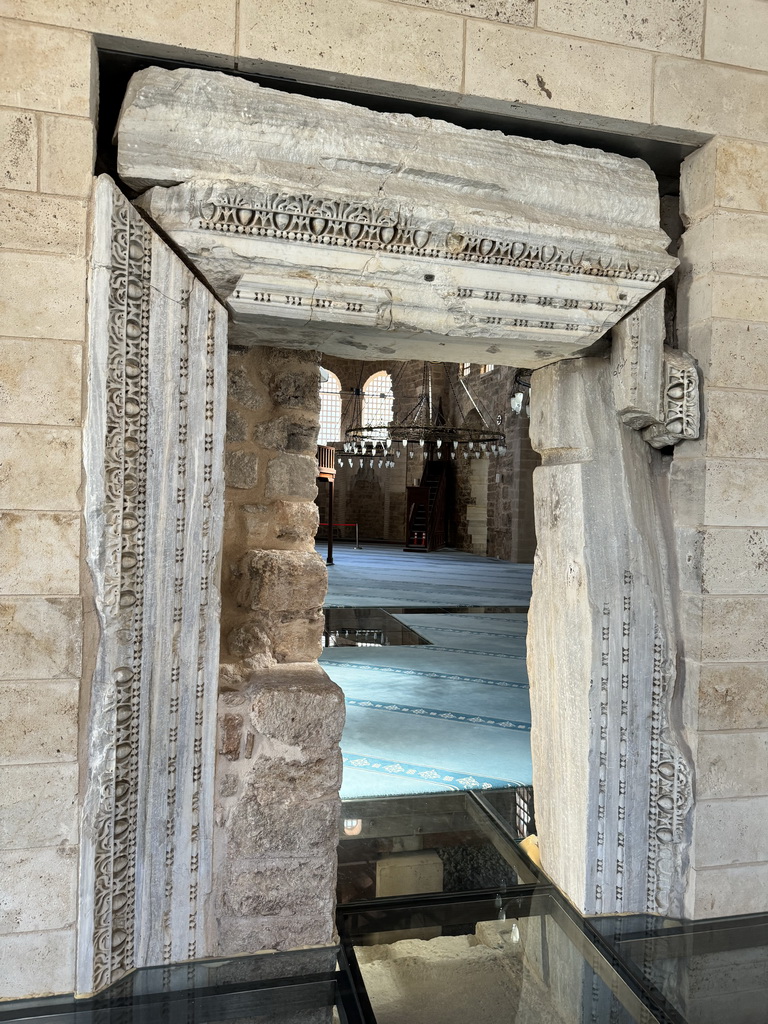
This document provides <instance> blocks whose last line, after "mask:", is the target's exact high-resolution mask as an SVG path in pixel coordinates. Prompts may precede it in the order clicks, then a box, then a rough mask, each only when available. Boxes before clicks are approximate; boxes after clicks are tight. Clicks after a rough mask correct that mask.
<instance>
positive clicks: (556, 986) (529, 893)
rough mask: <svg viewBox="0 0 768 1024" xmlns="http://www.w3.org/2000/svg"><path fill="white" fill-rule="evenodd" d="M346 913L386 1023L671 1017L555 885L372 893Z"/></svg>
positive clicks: (619, 1022) (348, 937)
mask: <svg viewBox="0 0 768 1024" xmlns="http://www.w3.org/2000/svg"><path fill="white" fill-rule="evenodd" d="M339 920H340V933H341V935H342V942H343V943H344V946H345V951H346V953H347V957H348V960H349V962H350V964H352V963H354V968H353V970H354V971H355V972H357V973H358V974H359V978H360V983H361V985H362V986H364V988H365V991H366V994H367V997H368V999H369V1000H370V1003H371V1007H372V1012H373V1014H374V1016H375V1018H376V1021H377V1022H378V1024H411V1022H413V1024H465V1022H467V1021H476V1020H482V1021H483V1022H484V1024H510V1022H516V1024H587V1022H594V1024H601V1022H605V1024H631V1022H642V1024H652V1022H654V1021H657V1022H665V1024H670V1021H671V1020H672V1018H670V1017H668V1016H667V1015H666V1014H665V1013H663V1012H657V1010H656V1009H655V1008H654V1007H653V1005H652V1004H651V1001H650V1000H649V999H648V997H647V996H646V994H645V993H644V992H643V989H642V987H641V986H639V985H637V984H635V983H634V982H633V981H632V979H628V980H625V979H624V978H622V977H621V975H620V974H619V973H617V971H616V970H615V969H614V966H613V965H612V963H611V958H610V955H609V954H608V953H607V952H606V951H604V950H602V949H601V948H600V946H599V943H598V942H596V941H595V935H594V934H592V933H591V932H590V931H589V929H588V928H586V927H585V925H584V923H583V922H582V921H581V919H580V918H579V917H578V915H577V914H576V913H575V912H574V911H573V910H572V909H571V908H570V907H569V906H568V905H567V904H566V903H565V901H563V900H562V899H561V898H560V897H559V896H558V894H557V893H556V892H555V891H554V890H552V888H551V887H549V886H539V887H535V886H523V887H517V888H515V889H511V890H508V891H506V892H499V893H497V894H496V895H494V896H490V895H488V894H479V893H475V894H463V895H461V896H457V895H446V896H443V897H439V898H438V897H433V898H431V899H429V898H423V897H422V898H418V897H411V898H410V899H409V900H403V899H400V900H396V899H393V900H376V901H369V902H365V903H359V904H353V905H349V906H347V907H343V908H341V910H340V913H339Z"/></svg>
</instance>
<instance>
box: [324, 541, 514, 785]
mask: <svg viewBox="0 0 768 1024" xmlns="http://www.w3.org/2000/svg"><path fill="white" fill-rule="evenodd" d="M335 560H336V563H337V564H336V565H334V566H333V567H331V568H330V569H329V577H330V588H329V595H328V601H327V602H326V603H327V605H328V606H329V607H375V606H384V607H390V608H393V607H395V608H398V609H402V610H401V611H399V612H396V613H395V617H396V618H397V619H399V620H400V621H401V622H402V623H404V624H405V625H407V626H408V627H410V628H411V629H412V630H415V631H416V632H417V633H419V634H420V635H421V636H423V637H424V638H425V639H426V640H428V641H429V643H430V645H431V646H408V647H394V646H383V647H381V646H377V647H329V648H326V650H325V651H324V652H323V656H322V658H321V659H320V660H321V664H322V665H323V668H324V669H325V670H326V672H327V673H328V674H329V676H330V677H331V678H332V679H333V680H334V681H335V682H337V683H338V684H339V686H340V687H341V688H342V689H343V691H344V694H345V697H346V703H347V723H346V726H345V729H344V735H343V737H342V753H343V757H344V782H343V786H342V791H341V795H342V798H343V799H359V798H362V797H372V796H384V795H394V794H406V793H432V792H438V791H447V790H459V789H488V788H497V787H503V786H509V785H514V784H519V785H530V783H531V757H530V708H529V700H528V677H527V674H526V668H525V637H526V628H527V622H526V614H525V613H524V612H519V611H515V612H506V611H504V612H502V611H494V609H495V608H507V607H516V608H519V607H525V606H527V604H528V600H529V596H530V577H531V567H530V566H527V565H525V566H524V565H513V564H511V563H504V562H495V561H489V560H486V559H483V558H479V557H477V556H473V555H467V554H463V553H457V552H452V551H448V552H443V551H441V552H435V553H431V554H423V553H421V552H415V553H412V552H402V551H400V550H399V549H398V548H387V547H385V546H383V545H377V546H376V547H375V548H372V550H371V551H370V552H369V550H368V548H366V550H365V551H362V552H360V551H353V550H352V549H351V548H348V547H346V546H342V547H341V548H340V549H339V550H338V553H337V554H336V555H335ZM409 607H413V608H417V609H418V608H425V607H433V608H434V607H439V608H440V609H441V610H440V611H434V612H425V611H409V610H407V609H408V608H409ZM451 607H456V608H457V609H458V608H466V607H477V608H486V609H488V611H485V612H478V611H476V612H459V611H457V612H455V613H451V612H450V610H449V609H450V608H451ZM443 609H446V610H443Z"/></svg>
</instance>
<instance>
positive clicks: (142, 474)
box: [77, 176, 227, 994]
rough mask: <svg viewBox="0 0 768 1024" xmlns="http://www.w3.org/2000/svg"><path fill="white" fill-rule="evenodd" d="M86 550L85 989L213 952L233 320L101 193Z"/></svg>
mask: <svg viewBox="0 0 768 1024" xmlns="http://www.w3.org/2000/svg"><path fill="white" fill-rule="evenodd" d="M94 202H95V207H94V221H93V223H94V229H93V230H94V237H93V252H92V270H91V281H90V288H89V296H90V316H89V333H90V345H89V360H90V365H89V380H88V418H87V425H86V433H85V469H86V479H87V485H86V539H87V559H88V567H89V569H90V573H91V577H92V588H93V601H94V605H95V611H96V616H97V619H98V630H99V638H98V643H97V647H96V650H95V652H93V653H92V662H93V664H92V667H93V675H92V679H91V692H90V702H89V710H88V715H87V718H86V722H85V728H84V730H83V732H84V737H85V738H84V746H85V750H86V754H87V761H86V779H85V794H84V798H83V822H82V857H81V870H80V916H79V923H78V935H79V950H78V977H77V985H78V991H79V992H81V993H83V994H85V993H88V992H91V991H97V990H99V989H101V988H103V987H105V986H106V985H108V984H109V983H110V982H112V981H115V980H116V979H117V978H119V977H121V976H122V975H123V974H125V973H126V972H128V971H130V970H131V969H132V968H134V967H142V966H147V965H155V964H163V963H171V962H175V961H179V960H188V959H193V958H195V957H200V956H205V955H207V954H209V953H210V952H211V949H210V946H209V934H208V933H209V931H210V926H209V915H208V909H209V907H208V897H209V893H210V889H211V869H212V835H213V772H214V749H215V747H214V743H215V738H214V736H215V715H216V683H217V665H218V654H219V636H218V619H219V595H218V578H219V572H220V554H221V528H222V519H223V465H222V463H223V442H224V419H225V415H224V414H225V387H226V380H225V373H226V330H227V318H226V312H225V311H224V308H223V307H222V306H221V305H220V304H219V303H218V302H217V301H216V299H214V297H213V296H212V295H211V293H210V292H209V291H208V290H207V289H206V288H205V287H204V286H203V285H202V284H201V283H200V282H199V281H198V280H197V279H196V278H195V277H194V276H193V275H192V273H191V272H190V271H189V270H188V269H187V268H186V266H184V264H183V263H182V262H181V261H180V260H179V259H178V257H176V255H175V254H174V253H173V252H171V250H170V249H169V248H168V246H167V245H165V244H164V243H163V242H162V241H161V240H160V238H159V236H158V235H157V234H156V233H155V232H154V231H153V230H152V228H151V227H150V226H149V225H148V224H147V223H146V222H145V221H144V220H143V219H142V218H141V216H140V215H139V214H138V213H137V212H136V211H135V210H134V209H133V207H132V206H131V204H130V203H129V202H128V201H127V200H126V199H125V197H124V196H123V195H122V193H121V192H119V191H118V189H117V188H116V187H115V186H114V184H113V183H112V181H111V180H110V179H109V178H108V177H106V176H103V177H102V178H100V179H99V181H98V184H97V186H96V193H95V200H94Z"/></svg>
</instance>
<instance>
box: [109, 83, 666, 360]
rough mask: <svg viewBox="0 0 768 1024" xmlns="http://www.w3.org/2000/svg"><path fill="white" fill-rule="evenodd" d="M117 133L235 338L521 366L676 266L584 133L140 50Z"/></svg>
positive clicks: (583, 334) (648, 195) (640, 188)
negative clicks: (570, 135)
mask: <svg viewBox="0 0 768 1024" xmlns="http://www.w3.org/2000/svg"><path fill="white" fill-rule="evenodd" d="M117 137H118V143H119V169H120V174H121V175H122V177H123V178H124V179H125V180H126V181H128V182H129V183H131V184H132V185H134V186H135V187H137V188H144V187H147V186H160V187H154V188H152V189H151V191H150V192H149V193H148V194H147V195H145V196H144V197H143V198H142V201H141V204H142V206H143V208H144V209H145V210H146V211H147V213H148V214H149V215H150V217H152V218H153V219H154V220H155V221H156V222H157V223H158V224H159V225H160V226H161V227H162V229H163V230H164V231H165V232H167V233H168V235H169V236H170V237H171V238H172V240H173V241H174V243H175V244H176V245H178V246H179V247H180V249H181V250H182V251H183V252H184V254H185V255H186V256H187V257H188V258H189V259H190V260H191V261H192V262H193V264H194V265H195V266H196V267H197V268H198V269H199V270H200V272H201V273H202V274H203V276H204V277H205V279H206V280H207V281H208V283H209V284H210V285H211V287H212V288H213V289H214V291H215V292H216V293H217V295H218V296H219V297H220V298H221V299H222V300H223V301H226V302H227V303H228V305H229V308H230V310H231V312H232V314H233V316H234V319H235V330H234V334H233V338H235V339H236V340H238V341H253V342H257V343H259V344H279V345H281V346H286V347H307V348H320V349H322V350H323V351H326V352H331V353H334V354H337V355H346V356H349V355H354V356H355V357H357V358H369V359H374V358H381V357H382V356H389V357H390V358H392V357H395V358H426V359H439V360H458V359H461V360H466V359H467V358H468V357H469V358H471V357H472V353H473V352H474V353H476V357H477V360H478V361H485V357H486V356H488V355H492V356H493V361H494V362H495V363H501V364H503V363H507V364H510V365H518V366H519V365H526V366H531V367H536V366H541V365H544V364H545V363H548V362H552V361H553V360H556V359H559V358H563V357H565V356H572V355H577V354H579V353H581V352H584V351H585V350H587V349H589V348H590V347H591V346H592V345H593V344H594V343H595V342H596V341H597V340H598V339H599V338H600V337H601V336H603V335H604V334H605V333H606V332H607V331H608V330H609V328H610V327H611V326H612V325H613V324H615V323H616V322H617V321H618V320H620V319H621V318H622V317H624V316H626V314H627V313H628V312H630V311H631V310H632V309H633V308H634V306H636V305H637V304H638V303H639V302H640V301H641V300H642V299H643V298H644V297H645V296H646V295H647V294H648V293H649V292H650V291H653V290H654V289H655V288H656V287H657V285H658V284H659V282H660V281H662V280H663V279H664V278H666V277H667V276H668V275H669V274H670V273H672V271H673V269H674V267H675V265H676V260H675V259H674V258H672V257H670V256H669V255H668V254H667V252H666V246H667V244H668V239H667V237H666V235H665V234H664V233H663V232H662V231H661V230H660V228H659V209H658V186H657V182H656V179H655V177H654V175H653V174H652V172H651V171H650V169H649V168H648V167H647V166H646V165H645V164H644V163H643V162H642V161H640V160H632V159H628V158H626V157H620V156H616V155H614V154H608V153H603V152H601V151H598V150H587V149H583V148H581V147H577V146H561V145H558V144H555V143H550V142H541V141H536V140H531V139H521V138H515V137H511V136H505V135H503V134H502V133H500V132H487V131H469V130H467V129H463V128H459V127H457V126H455V125H450V124H446V123H444V122H441V121H435V120H431V119H427V118H414V117H411V116H410V115H402V114H384V113H377V112H374V111H370V110H366V109H364V108H361V107H354V106H351V105H349V104H345V103H339V102H337V101H330V100H320V99H315V98H312V97H306V96H300V95H298V94H290V93H282V92H277V91H275V90H271V89H265V88H261V87H259V86H257V85H255V84H254V83H251V82H246V81H244V80H242V79H237V78H234V77H232V76H227V75H223V74H220V73H216V72H200V71H191V70H188V69H187V70H178V71H163V70H160V69H158V68H148V69H146V70H145V71H142V72H139V73H138V74H137V75H135V76H134V78H133V79H132V80H131V84H130V87H129V90H128V93H127V96H126V100H125V103H124V107H123V111H122V114H121V118H120V123H119V126H118V133H117ZM481 356H482V357H483V358H482V359H481V358H480V357H481Z"/></svg>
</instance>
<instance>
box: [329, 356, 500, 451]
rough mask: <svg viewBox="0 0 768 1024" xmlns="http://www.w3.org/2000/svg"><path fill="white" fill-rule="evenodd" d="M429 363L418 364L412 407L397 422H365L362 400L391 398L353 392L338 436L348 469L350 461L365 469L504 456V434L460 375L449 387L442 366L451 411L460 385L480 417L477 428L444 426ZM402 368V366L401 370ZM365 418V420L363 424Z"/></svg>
mask: <svg viewBox="0 0 768 1024" xmlns="http://www.w3.org/2000/svg"><path fill="white" fill-rule="evenodd" d="M433 365H434V364H432V363H426V362H425V363H424V366H423V370H422V380H421V389H420V391H419V396H418V399H417V401H416V404H415V405H414V406H413V407H412V408H411V409H410V411H409V412H408V413H406V415H405V416H403V417H402V419H400V420H395V419H394V418H392V419H389V420H388V422H383V421H382V422H371V421H370V420H371V417H370V416H367V415H366V402H365V399H366V397H367V398H369V399H370V398H371V397H374V398H381V399H388V398H391V394H387V395H384V394H381V395H374V396H371V395H370V394H367V393H366V392H364V391H363V390H362V389H360V388H357V389H355V393H354V394H353V399H352V402H351V403H350V407H349V414H348V416H347V417H346V418H347V421H348V422H352V424H353V426H351V427H349V428H348V429H347V430H346V431H345V432H344V438H345V440H344V452H345V453H346V454H347V455H348V456H352V458H350V459H349V464H350V466H352V465H354V461H353V459H354V458H355V457H356V458H358V459H359V460H360V466H361V467H362V466H363V465H364V464H365V460H366V459H367V460H369V464H370V466H374V465H375V464H378V467H379V468H380V469H381V468H384V469H392V468H393V467H394V466H395V465H396V464H397V462H396V460H397V459H400V458H407V459H414V458H421V459H445V460H455V459H456V458H457V457H459V458H461V457H463V458H465V459H470V458H475V459H482V458H485V459H489V458H491V457H492V456H497V455H504V454H505V453H506V447H505V437H504V434H503V433H502V432H501V431H500V430H498V429H497V428H495V427H492V426H491V425H490V424H489V416H488V415H487V413H485V412H484V411H483V410H482V409H481V406H480V403H479V402H478V400H477V399H476V398H475V397H474V396H473V395H472V393H471V392H470V390H469V387H468V386H467V384H466V382H465V380H464V379H463V377H462V376H459V377H458V378H457V382H456V383H454V381H453V379H452V378H451V374H450V371H449V368H448V364H446V363H443V364H442V367H443V373H444V376H445V381H446V382H447V389H445V390H446V393H450V394H451V395H452V397H453V403H452V404H453V408H454V409H455V410H457V411H458V410H460V409H461V405H462V403H461V401H460V399H459V391H458V388H457V384H458V385H460V386H461V388H462V389H463V392H464V394H465V395H466V397H467V398H468V399H469V404H470V406H471V408H472V409H473V410H474V411H475V412H476V413H477V415H478V417H479V419H480V426H475V427H471V426H468V425H467V424H466V422H464V421H462V422H460V423H450V422H449V421H448V420H447V419H446V417H445V415H444V413H443V408H442V402H441V401H440V400H439V399H438V400H437V401H435V399H434V390H435V389H434V388H433V379H432V371H433ZM404 366H405V364H403V367H404ZM402 372H403V369H402V368H401V370H400V373H399V374H398V376H397V378H396V379H395V381H394V383H393V386H392V391H393V392H394V391H396V390H397V384H398V383H399V380H400V376H401V374H402ZM366 420H367V422H366Z"/></svg>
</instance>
